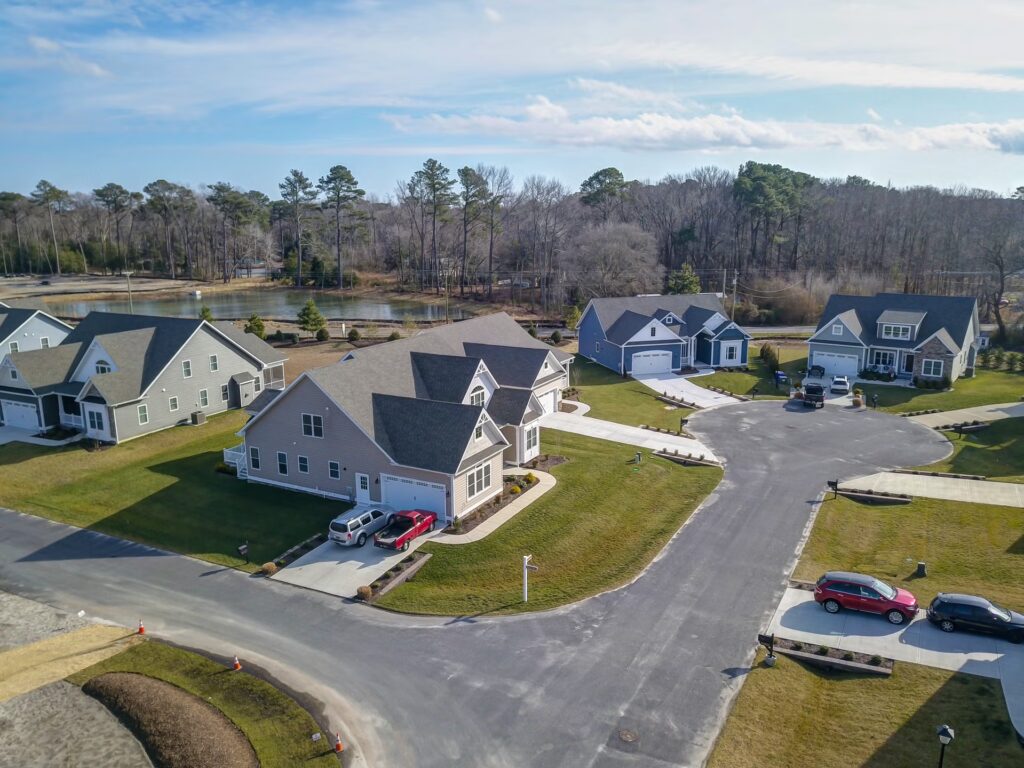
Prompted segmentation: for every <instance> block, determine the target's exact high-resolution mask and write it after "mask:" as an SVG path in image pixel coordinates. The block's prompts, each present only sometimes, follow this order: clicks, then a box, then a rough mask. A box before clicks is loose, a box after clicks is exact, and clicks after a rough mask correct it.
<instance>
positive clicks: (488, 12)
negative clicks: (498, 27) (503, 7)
mask: <svg viewBox="0 0 1024 768" xmlns="http://www.w3.org/2000/svg"><path fill="white" fill-rule="evenodd" d="M484 16H486V17H487V20H488V21H491V22H493V23H495V24H500V23H501V22H502V21H504V17H503V16H502V15H501V11H499V10H498V9H497V8H491V7H490V6H488V7H487V8H484Z"/></svg>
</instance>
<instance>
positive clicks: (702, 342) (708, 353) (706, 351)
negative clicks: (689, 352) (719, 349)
mask: <svg viewBox="0 0 1024 768" xmlns="http://www.w3.org/2000/svg"><path fill="white" fill-rule="evenodd" d="M696 347H697V357H696V362H699V363H705V364H706V365H712V345H711V339H709V338H708V337H706V336H698V337H697V345H696Z"/></svg>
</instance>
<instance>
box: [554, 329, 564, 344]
mask: <svg viewBox="0 0 1024 768" xmlns="http://www.w3.org/2000/svg"><path fill="white" fill-rule="evenodd" d="M551 343H552V344H561V343H562V332H561V331H559V330H555V331H552V332H551Z"/></svg>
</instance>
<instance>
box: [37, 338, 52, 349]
mask: <svg viewBox="0 0 1024 768" xmlns="http://www.w3.org/2000/svg"><path fill="white" fill-rule="evenodd" d="M39 348H40V349H49V348H50V337H49V336H40V337H39Z"/></svg>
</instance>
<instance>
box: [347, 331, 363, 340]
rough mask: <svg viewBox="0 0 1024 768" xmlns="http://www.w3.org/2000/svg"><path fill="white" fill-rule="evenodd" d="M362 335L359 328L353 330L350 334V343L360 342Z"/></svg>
mask: <svg viewBox="0 0 1024 768" xmlns="http://www.w3.org/2000/svg"><path fill="white" fill-rule="evenodd" d="M361 335H362V334H360V333H359V329H358V328H352V329H350V330H349V332H348V340H349V341H359V339H360V337H361Z"/></svg>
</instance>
